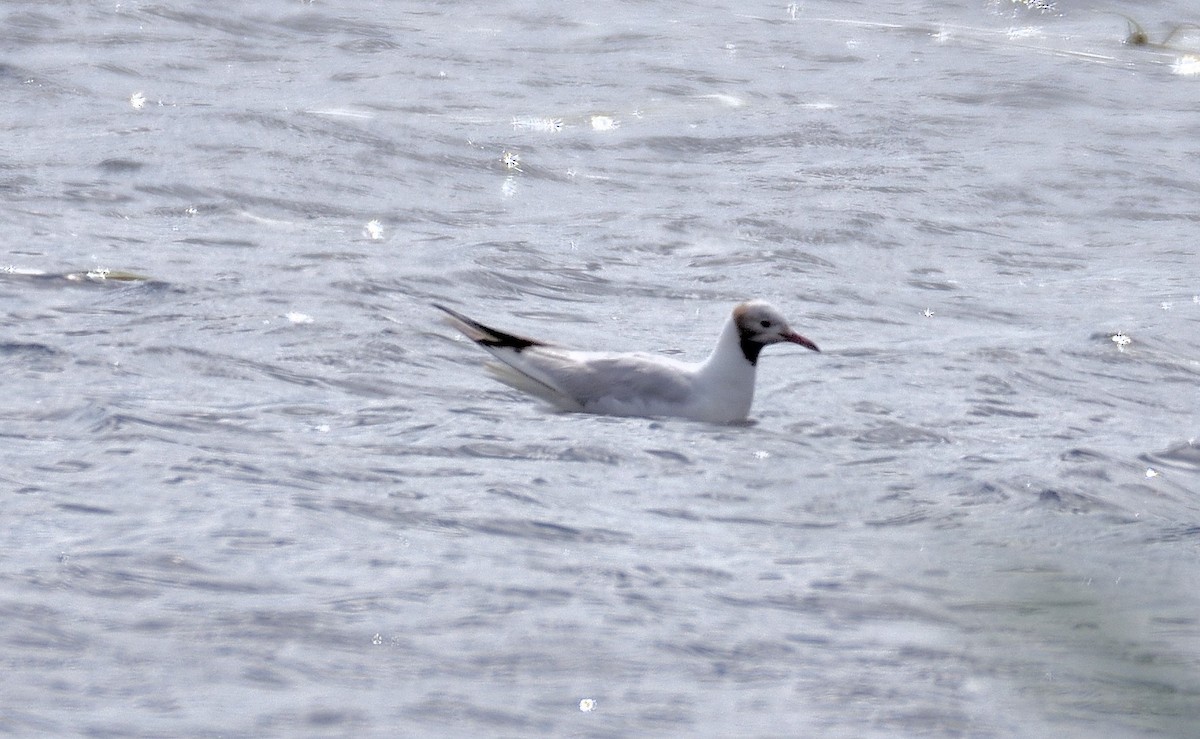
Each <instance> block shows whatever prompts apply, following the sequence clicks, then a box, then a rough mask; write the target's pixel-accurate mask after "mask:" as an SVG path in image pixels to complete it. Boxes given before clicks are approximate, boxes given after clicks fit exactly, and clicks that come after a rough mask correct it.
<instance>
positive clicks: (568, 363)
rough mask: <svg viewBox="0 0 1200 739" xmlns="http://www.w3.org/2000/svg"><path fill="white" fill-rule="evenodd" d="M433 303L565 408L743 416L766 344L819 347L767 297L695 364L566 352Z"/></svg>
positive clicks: (736, 318) (737, 316) (505, 377)
mask: <svg viewBox="0 0 1200 739" xmlns="http://www.w3.org/2000/svg"><path fill="white" fill-rule="evenodd" d="M434 307H436V308H438V309H439V310H442V311H444V312H445V313H446V314H447V315H448V316H449V322H450V323H451V325H453V326H454V327H455V328H457V329H458V330H460V331H462V332H463V334H464V335H465V336H466V337H467V338H469V339H470V340H471V341H474V342H475V343H476V344H478V345H479V346H481V347H483V348H484V349H486V350H487V351H489V352H490V353H491V354H492V356H493V357H495V358H496V359H497V360H499V361H497V362H488V363H487V365H486V366H487V368H488V370H489V371H491V373H492V375H493V376H494V377H495V378H496V379H497V380H499V381H500V382H503V383H505V384H506V385H509V386H511V387H514V388H516V389H518V390H521V391H523V392H526V393H529V394H530V395H533V396H535V397H537V398H541V399H542V400H544V401H546V402H548V403H550V404H551V405H553V406H554V407H555V408H558V409H561V410H564V411H581V412H585V413H601V414H606V415H614V416H676V417H680V418H689V419H693V420H696V421H710V422H714V423H729V422H733V421H741V420H744V419H745V418H746V416H747V415H749V413H750V405H751V403H752V401H753V400H754V376H755V369H756V365H757V363H758V355H759V352H760V351H762V349H763V347H765V346H768V345H770V344H776V343H779V342H791V343H794V344H799V345H801V346H804V347H807V348H809V349H812V350H813V351H820V350H819V349H817V345H816V344H814V343H813V342H811V341H809V340H808V339H806V338H804V337H803V336H801V335H800V334H798V333H796V332H795V331H792V329H791V328H790V327H789V326H788V323H787V321H786V320H785V319H784V318H783V316H782V315H781V314H780V313H779V311H778V310H776V309H775V308H774V307H772V306H771V305H769V304H768V303H765V302H763V301H761V300H755V301H751V302H748V303H742V304H741V305H738V306H737V307H736V308H734V309H733V312H732V313H731V314H730V316H729V320H728V321H726V322H725V327H724V328H723V329H722V331H721V335H720V337H719V338H718V339H717V345H716V347H715V348H714V349H713V351H712V353H711V354H709V356H708V358H707V359H705V360H704V361H703V362H697V363H687V362H679V361H676V360H674V359H670V358H668V357H663V356H658V355H654V354H644V353H640V352H638V353H629V354H623V353H616V352H593V351H579V350H575V349H567V348H565V347H561V346H557V345H554V344H550V343H548V342H544V341H539V340H537V339H528V338H525V337H523V336H517V335H515V334H509V333H506V332H503V331H498V330H496V329H494V328H491V327H489V326H485V325H484V324H482V323H480V322H478V321H476V320H474V319H471V318H468V317H467V316H464V315H463V314H461V313H458V312H457V311H454V310H451V309H449V308H447V307H445V306H443V305H438V304H436V303H435V304H434Z"/></svg>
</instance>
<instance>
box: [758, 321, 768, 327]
mask: <svg viewBox="0 0 1200 739" xmlns="http://www.w3.org/2000/svg"><path fill="white" fill-rule="evenodd" d="M759 325H761V326H762V327H763V328H771V322H770V321H763V322H762V323H761V324H759Z"/></svg>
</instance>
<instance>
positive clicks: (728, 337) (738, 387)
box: [696, 317, 755, 420]
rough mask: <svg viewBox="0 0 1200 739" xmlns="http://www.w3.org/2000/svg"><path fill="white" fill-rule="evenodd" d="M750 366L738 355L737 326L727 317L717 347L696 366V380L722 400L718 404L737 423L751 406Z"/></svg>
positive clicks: (752, 374)
mask: <svg viewBox="0 0 1200 739" xmlns="http://www.w3.org/2000/svg"><path fill="white" fill-rule="evenodd" d="M754 374H755V373H754V365H752V364H750V361H749V360H748V359H746V355H745V354H743V353H742V346H741V337H740V336H739V335H738V329H737V323H736V322H734V320H733V318H732V317H730V319H729V320H728V321H726V322H725V328H724V329H722V331H721V336H720V338H718V339H717V346H716V347H715V348H714V349H713V350H712V354H709V355H708V359H706V360H704V362H702V363H701V364H700V367H699V369H698V370H697V372H696V376H697V380H698V381H699V382H700V383H701V384H704V385H707V386H709V387H711V388H713V389H714V390H716V389H718V388H719V390H720V393H719V394H720V396H721V397H723V398H726V399H727V400H726V402H724V403H722V405H723V406H726V407H727V408H726V410H728V413H729V415H730V417H731V418H734V419H737V420H740V419H742V418H745V417H746V415H747V414H749V413H750V404H751V403H753V402H754Z"/></svg>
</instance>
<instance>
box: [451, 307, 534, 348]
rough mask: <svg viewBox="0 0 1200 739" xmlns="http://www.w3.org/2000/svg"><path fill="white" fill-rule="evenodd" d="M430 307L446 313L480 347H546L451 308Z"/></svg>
mask: <svg viewBox="0 0 1200 739" xmlns="http://www.w3.org/2000/svg"><path fill="white" fill-rule="evenodd" d="M430 305H432V306H433V307H434V308H437V309H438V310H440V311H443V312H445V313H446V314H447V315H449V316H450V317H451V318H453V319H454V320H455V321H457V322H458V323H459V324H460V325H459V327H458V328H459V330H460V331H462V332H463V333H464V334H466V336H467V338H469V339H470V340H471V341H474V342H475V343H476V344H479V345H480V346H486V347H490V348H493V349H512V350H514V351H518V352H519V351H521V350H522V349H527V348H529V347H531V346H545V344H544V343H543V342H541V341H536V340H534V339H527V338H525V337H524V336H517V335H516V334H510V333H506V332H504V331H500V330H498V329H494V328H492V327H491V326H485V325H484V324H482V323H480V322H479V321H476V320H475V319H473V318H468V317H467V316H464V315H463V314H462V313H459V312H458V311H456V310H453V309H451V308H447V307H446V306H444V305H442V304H441V303H430Z"/></svg>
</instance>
